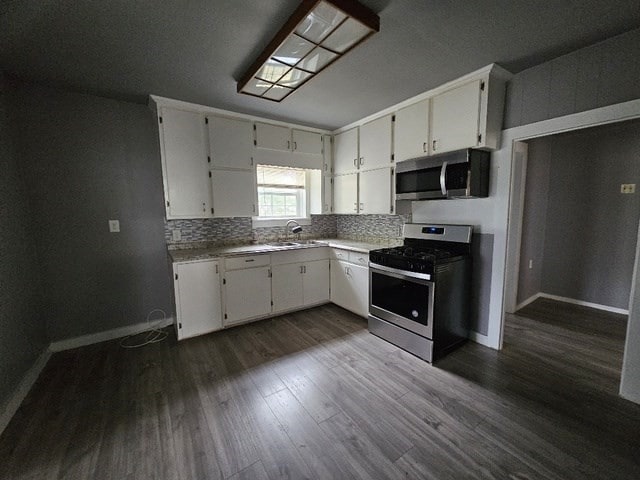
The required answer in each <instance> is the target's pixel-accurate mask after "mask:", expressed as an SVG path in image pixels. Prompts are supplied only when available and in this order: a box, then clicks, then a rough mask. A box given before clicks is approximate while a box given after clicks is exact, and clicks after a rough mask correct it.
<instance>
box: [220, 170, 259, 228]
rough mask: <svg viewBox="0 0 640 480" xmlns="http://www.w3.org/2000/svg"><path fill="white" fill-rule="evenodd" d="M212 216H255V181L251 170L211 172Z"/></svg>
mask: <svg viewBox="0 0 640 480" xmlns="http://www.w3.org/2000/svg"><path fill="white" fill-rule="evenodd" d="M211 187H212V191H213V215H214V216H215V217H250V216H252V215H256V195H257V187H256V179H255V174H254V171H253V170H213V171H212V172H211Z"/></svg>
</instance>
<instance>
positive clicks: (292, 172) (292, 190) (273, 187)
mask: <svg viewBox="0 0 640 480" xmlns="http://www.w3.org/2000/svg"><path fill="white" fill-rule="evenodd" d="M256 174H257V178H258V216H260V217H267V218H278V217H286V218H293V217H306V216H307V211H306V197H307V192H306V173H305V171H304V170H303V169H301V168H290V167H275V166H269V165H258V166H257V168H256Z"/></svg>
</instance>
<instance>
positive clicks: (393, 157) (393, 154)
mask: <svg viewBox="0 0 640 480" xmlns="http://www.w3.org/2000/svg"><path fill="white" fill-rule="evenodd" d="M395 159H396V155H395V153H392V154H391V161H392V162H393V161H394V160H395Z"/></svg>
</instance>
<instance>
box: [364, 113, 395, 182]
mask: <svg viewBox="0 0 640 480" xmlns="http://www.w3.org/2000/svg"><path fill="white" fill-rule="evenodd" d="M392 131H393V122H392V116H391V115H385V116H384V117H381V118H378V119H376V120H373V121H371V122H368V123H365V124H364V125H361V126H360V157H359V161H358V167H359V168H360V170H372V169H376V168H381V167H388V166H390V165H391V162H392V158H393V157H392V154H393V152H392V151H391V135H392Z"/></svg>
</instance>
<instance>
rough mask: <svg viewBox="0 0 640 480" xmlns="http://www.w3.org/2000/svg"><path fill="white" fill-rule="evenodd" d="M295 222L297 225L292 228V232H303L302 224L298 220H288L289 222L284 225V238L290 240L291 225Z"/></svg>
mask: <svg viewBox="0 0 640 480" xmlns="http://www.w3.org/2000/svg"><path fill="white" fill-rule="evenodd" d="M292 223H295V226H294V227H293V228H292V229H291V233H300V232H302V227H301V226H300V224H299V223H298V222H296V221H295V220H289V221H288V222H287V224H286V225H285V227H284V239H285V240H288V239H289V225H290V224H292Z"/></svg>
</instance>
